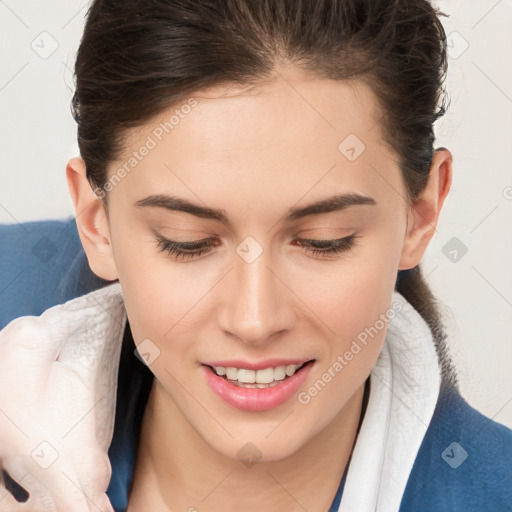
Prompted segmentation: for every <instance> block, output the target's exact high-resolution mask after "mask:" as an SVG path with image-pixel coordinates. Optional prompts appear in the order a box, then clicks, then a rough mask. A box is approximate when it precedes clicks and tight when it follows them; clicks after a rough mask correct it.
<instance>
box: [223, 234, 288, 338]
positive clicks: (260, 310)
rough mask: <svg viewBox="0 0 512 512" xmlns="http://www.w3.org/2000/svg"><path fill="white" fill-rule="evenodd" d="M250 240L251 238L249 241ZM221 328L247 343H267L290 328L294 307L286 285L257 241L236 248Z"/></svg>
mask: <svg viewBox="0 0 512 512" xmlns="http://www.w3.org/2000/svg"><path fill="white" fill-rule="evenodd" d="M248 238H250V237H248ZM233 261H234V263H233V265H234V268H233V271H232V272H231V278H230V280H229V288H230V289H229V291H228V292H227V294H226V297H227V299H226V304H225V307H224V310H223V312H222V315H221V327H222V329H223V330H224V331H225V332H229V333H231V334H233V335H235V336H237V337H238V338H240V339H241V340H243V341H244V342H246V343H251V344H257V343H264V342H265V341H266V340H267V339H268V338H269V337H270V336H272V334H274V333H276V332H279V331H281V330H283V329H287V328H290V325H291V322H292V320H293V313H292V309H291V304H289V303H288V301H287V298H286V297H287V295H286V294H285V293H283V290H282V289H281V288H282V287H283V284H282V283H281V282H280V280H279V279H277V278H276V276H275V275H274V272H273V271H272V270H271V268H268V267H271V265H272V261H271V253H270V251H266V250H263V247H261V246H260V245H259V244H258V245H256V243H255V241H254V239H252V240H250V239H249V240H247V239H246V240H245V241H244V242H242V243H241V244H240V245H239V246H238V247H237V254H236V255H235V257H234V259H233Z"/></svg>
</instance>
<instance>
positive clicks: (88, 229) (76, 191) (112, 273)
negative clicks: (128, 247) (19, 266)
mask: <svg viewBox="0 0 512 512" xmlns="http://www.w3.org/2000/svg"><path fill="white" fill-rule="evenodd" d="M66 178H67V181H68V188H69V194H70V196H71V200H72V201H73V205H74V207H75V217H76V225H77V229H78V234H79V236H80V240H81V242H82V245H83V248H84V251H85V253H86V255H87V260H88V262H89V266H90V267H91V270H92V271H93V272H94V273H95V274H96V275H97V276H99V277H101V278H102V279H105V280H107V281H114V280H116V279H118V274H117V268H116V265H115V261H114V256H113V253H112V244H111V241H110V228H109V221H108V218H107V214H106V211H105V207H104V205H103V203H102V202H101V201H100V200H99V199H98V198H97V197H96V195H95V194H94V192H93V189H92V187H91V185H90V183H89V180H88V179H87V176H86V165H85V162H84V161H83V159H82V158H80V157H75V158H72V159H71V160H69V162H68V164H67V166H66Z"/></svg>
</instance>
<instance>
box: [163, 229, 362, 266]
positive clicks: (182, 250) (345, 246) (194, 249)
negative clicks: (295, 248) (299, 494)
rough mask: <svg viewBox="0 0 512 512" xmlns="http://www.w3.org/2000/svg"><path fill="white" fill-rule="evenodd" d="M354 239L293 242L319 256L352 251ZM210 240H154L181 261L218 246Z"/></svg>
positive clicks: (300, 239)
mask: <svg viewBox="0 0 512 512" xmlns="http://www.w3.org/2000/svg"><path fill="white" fill-rule="evenodd" d="M356 238H357V235H356V234H355V233H354V234H352V235H349V236H346V237H344V238H337V239H335V240H316V239H313V238H297V239H296V240H295V242H299V245H300V246H303V247H306V252H309V253H312V254H320V255H333V254H339V253H342V252H347V251H349V250H350V249H352V247H353V246H354V244H355V239H356ZM212 240H214V239H212V238H205V239H204V240H198V241H197V242H176V241H174V240H169V239H167V238H163V237H160V236H157V238H156V241H157V246H158V248H159V249H160V251H161V252H167V253H168V254H171V255H172V254H174V255H176V259H179V258H182V259H183V260H185V259H189V260H190V259H192V258H194V257H199V256H201V254H204V253H205V252H206V251H209V249H210V248H211V247H213V246H215V245H218V244H212V243H211V241H212ZM315 245H316V247H315ZM311 246H312V248H311Z"/></svg>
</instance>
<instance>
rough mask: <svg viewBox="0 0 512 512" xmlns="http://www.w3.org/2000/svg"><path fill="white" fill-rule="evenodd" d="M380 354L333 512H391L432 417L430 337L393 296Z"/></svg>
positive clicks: (434, 370) (435, 378)
mask: <svg viewBox="0 0 512 512" xmlns="http://www.w3.org/2000/svg"><path fill="white" fill-rule="evenodd" d="M392 300H393V303H396V304H398V305H399V307H394V308H393V309H394V310H396V311H397V313H396V315H395V316H394V317H393V318H391V319H390V320H389V323H388V329H387V333H386V339H385V341H384V345H383V348H382V351H381V353H380V355H379V357H378V359H377V362H376V364H375V366H374V368H373V369H372V371H371V375H370V383H371V389H370V396H369V399H368V405H367V409H366V413H365V416H364V420H363V423H362V425H361V429H360V431H359V435H358V438H357V442H356V445H355V446H354V451H353V453H352V460H351V462H350V466H349V469H348V473H347V478H346V482H345V487H344V490H343V496H342V499H341V503H340V506H339V508H338V512H395V511H398V510H399V508H400V502H401V500H402V496H403V494H404V491H405V487H406V485H407V480H408V478H409V474H410V472H411V470H412V467H413V465H414V460H415V458H416V455H417V453H418V450H419V448H420V445H421V443H422V441H423V437H424V436H425V433H426V431H427V427H428V425H429V423H430V420H431V419H432V415H433V413H434V409H435V406H436V403H437V399H438V396H439V388H440V384H441V372H440V368H439V363H438V359H437V354H436V350H435V345H434V341H433V338H432V333H431V331H430V329H429V327H428V325H427V323H426V322H425V321H424V320H423V318H422V317H421V316H420V314H419V313H418V312H417V311H416V310H415V309H414V307H413V306H412V305H411V304H410V303H409V302H408V301H407V300H406V299H405V298H404V297H403V296H402V295H401V294H400V293H399V292H396V291H395V292H393V299H392Z"/></svg>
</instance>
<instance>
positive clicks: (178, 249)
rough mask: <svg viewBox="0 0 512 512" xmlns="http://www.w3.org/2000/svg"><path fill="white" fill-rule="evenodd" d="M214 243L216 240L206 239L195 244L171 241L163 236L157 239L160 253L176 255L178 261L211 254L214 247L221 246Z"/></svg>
mask: <svg viewBox="0 0 512 512" xmlns="http://www.w3.org/2000/svg"><path fill="white" fill-rule="evenodd" d="M212 241H215V239H214V238H205V239H203V240H197V241H194V242H176V241H175V240H169V239H168V238H163V237H161V236H157V238H156V242H157V246H158V248H159V249H160V251H162V252H167V253H168V254H175V255H176V259H180V258H181V259H182V260H189V259H191V258H193V257H196V256H201V254H203V253H205V252H209V251H210V249H211V248H212V247H214V246H216V245H219V244H218V243H212Z"/></svg>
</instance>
